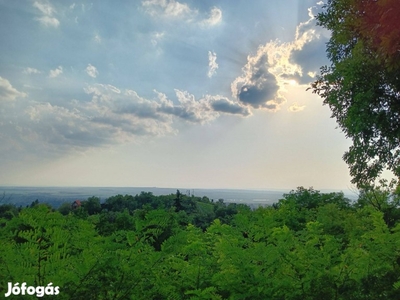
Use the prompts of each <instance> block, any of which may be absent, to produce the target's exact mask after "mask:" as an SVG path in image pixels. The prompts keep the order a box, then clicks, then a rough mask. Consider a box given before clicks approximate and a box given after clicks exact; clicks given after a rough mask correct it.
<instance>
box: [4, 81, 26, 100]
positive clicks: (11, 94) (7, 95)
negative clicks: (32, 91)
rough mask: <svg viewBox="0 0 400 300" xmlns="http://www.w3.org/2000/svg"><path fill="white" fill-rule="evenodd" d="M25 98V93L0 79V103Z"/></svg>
mask: <svg viewBox="0 0 400 300" xmlns="http://www.w3.org/2000/svg"><path fill="white" fill-rule="evenodd" d="M26 96H27V95H26V94H25V93H23V92H19V91H18V90H17V89H15V88H14V87H13V86H12V85H11V83H10V82H9V81H8V80H7V79H5V78H2V77H0V101H14V100H15V99H16V98H18V97H21V98H23V97H26Z"/></svg>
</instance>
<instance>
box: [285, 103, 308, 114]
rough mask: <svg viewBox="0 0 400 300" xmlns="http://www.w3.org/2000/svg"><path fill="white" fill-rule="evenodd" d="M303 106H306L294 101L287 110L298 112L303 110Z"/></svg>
mask: <svg viewBox="0 0 400 300" xmlns="http://www.w3.org/2000/svg"><path fill="white" fill-rule="evenodd" d="M304 108H306V106H305V105H302V106H300V105H298V104H297V103H294V104H293V105H291V106H290V107H289V108H288V111H291V112H299V111H302V110H304Z"/></svg>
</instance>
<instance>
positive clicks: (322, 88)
mask: <svg viewBox="0 0 400 300" xmlns="http://www.w3.org/2000/svg"><path fill="white" fill-rule="evenodd" d="M399 13H400V5H398V1H397V0H377V1H373V0H328V2H327V3H326V4H325V5H324V10H323V12H321V13H319V14H318V16H317V17H316V18H317V20H318V24H319V25H320V26H323V27H325V28H327V29H328V30H330V31H331V32H332V35H331V39H330V41H329V42H328V43H327V49H326V50H327V55H328V58H329V59H330V61H331V65H330V66H329V67H328V66H325V67H322V68H321V74H320V75H319V77H318V78H317V80H316V81H315V82H314V83H313V84H312V89H313V92H314V93H316V94H318V95H320V96H321V97H322V98H323V100H324V104H326V105H328V106H329V107H330V109H331V110H332V117H333V118H336V121H337V123H338V124H339V127H340V128H341V129H342V130H343V132H344V133H345V134H346V137H348V138H350V139H352V141H353V145H352V146H351V147H350V148H349V150H348V151H347V152H346V153H345V154H344V156H343V159H344V160H345V162H346V163H347V164H348V165H349V168H350V175H351V176H352V178H353V179H352V182H353V183H354V184H356V185H357V186H358V187H365V186H367V185H370V184H371V183H373V182H374V181H375V179H377V178H379V176H380V175H381V173H382V171H383V170H385V169H388V170H390V171H392V173H393V174H394V175H395V177H397V178H400V18H398V15H399Z"/></svg>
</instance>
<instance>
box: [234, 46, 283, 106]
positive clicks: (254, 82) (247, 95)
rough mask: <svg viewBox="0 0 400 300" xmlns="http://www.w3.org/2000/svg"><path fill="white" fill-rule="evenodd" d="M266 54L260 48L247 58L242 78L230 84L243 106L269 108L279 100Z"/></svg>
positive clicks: (276, 84) (276, 85)
mask: <svg viewBox="0 0 400 300" xmlns="http://www.w3.org/2000/svg"><path fill="white" fill-rule="evenodd" d="M269 67H270V65H269V63H268V53H267V51H265V48H264V47H260V48H259V49H258V51H257V54H256V55H254V56H249V57H248V58H247V64H246V65H245V66H244V68H243V74H242V76H240V77H238V78H236V79H235V81H234V82H233V83H232V85H231V88H232V93H233V95H234V96H235V97H236V98H237V99H238V100H239V101H240V102H241V103H242V104H244V105H250V106H251V107H253V108H267V109H269V108H270V107H271V104H270V103H271V102H272V101H275V100H276V99H278V98H279V96H278V94H277V92H278V90H279V86H278V82H277V80H276V77H275V76H274V75H273V74H272V73H270V72H269V70H268V68H269Z"/></svg>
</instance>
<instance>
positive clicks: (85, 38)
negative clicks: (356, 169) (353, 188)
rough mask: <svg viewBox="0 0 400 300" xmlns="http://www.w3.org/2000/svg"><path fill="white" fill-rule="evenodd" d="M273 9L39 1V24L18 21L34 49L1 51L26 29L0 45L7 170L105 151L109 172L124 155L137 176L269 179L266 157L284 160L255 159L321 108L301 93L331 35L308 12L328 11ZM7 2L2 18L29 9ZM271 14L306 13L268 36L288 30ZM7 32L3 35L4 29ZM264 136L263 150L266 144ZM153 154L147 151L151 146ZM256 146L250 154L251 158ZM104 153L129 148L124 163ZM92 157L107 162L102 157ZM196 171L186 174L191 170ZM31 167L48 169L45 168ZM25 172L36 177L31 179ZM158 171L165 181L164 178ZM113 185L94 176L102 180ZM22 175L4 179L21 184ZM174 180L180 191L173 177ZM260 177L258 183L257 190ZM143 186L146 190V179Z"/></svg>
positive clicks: (171, 0)
mask: <svg viewBox="0 0 400 300" xmlns="http://www.w3.org/2000/svg"><path fill="white" fill-rule="evenodd" d="M307 1H308V0H307ZM275 2H276V3H275ZM275 2H274V3H266V2H263V1H257V3H256V4H254V7H253V6H251V7H250V6H248V5H245V4H240V5H239V4H238V6H232V5H231V3H230V2H227V1H224V0H220V1H217V2H215V3H213V4H212V5H208V4H206V3H203V2H193V1H192V2H189V1H183V0H181V1H175V0H145V1H141V2H139V4H138V5H136V6H135V5H131V4H129V5H128V4H121V7H115V6H112V5H109V4H107V3H102V4H100V3H93V4H90V3H87V2H85V1H84V2H83V3H72V4H71V3H69V4H68V5H67V4H65V3H63V2H62V1H55V0H54V1H34V2H33V3H32V5H31V11H30V12H31V14H32V17H31V18H30V19H29V20H28V19H26V20H25V21H24V22H25V23H24V24H21V26H25V27H24V28H27V30H32V32H31V35H32V36H35V37H36V38H35V39H33V38H32V39H27V40H26V41H25V40H24V43H27V44H29V45H30V47H31V49H36V50H35V51H32V53H31V52H29V51H25V52H16V51H14V53H12V52H11V51H10V50H9V49H8V48H7V44H8V45H10V46H9V47H10V49H21V44H22V42H21V41H22V40H23V38H22V37H21V36H19V35H18V31H16V33H15V35H16V36H15V38H14V39H12V40H11V39H10V40H6V41H5V43H3V45H0V50H3V51H2V53H5V56H4V57H5V58H7V59H5V60H2V61H0V63H1V65H0V66H2V67H3V68H2V69H3V70H4V71H1V72H0V76H1V80H0V104H1V106H0V115H1V118H2V121H1V122H0V128H1V132H2V133H1V134H0V137H1V138H2V139H3V141H6V142H5V143H3V146H0V153H1V154H3V156H2V157H3V160H2V162H1V160H0V163H2V164H4V165H7V166H11V167H8V170H9V171H10V172H11V173H13V171H12V166H15V165H16V164H17V161H25V160H24V158H26V157H30V158H34V159H33V160H37V161H41V162H43V165H44V164H45V163H44V162H46V165H48V166H55V165H57V168H58V170H59V171H60V172H62V168H63V167H64V168H67V167H66V164H69V165H74V166H76V168H78V169H79V170H80V171H81V172H83V173H85V172H84V171H83V169H81V167H78V164H77V163H76V162H75V159H76V161H80V158H79V157H81V158H82V157H86V158H87V155H88V153H96V152H99V153H102V155H103V157H108V158H109V159H110V161H106V160H105V161H104V162H103V163H104V165H102V166H101V168H102V169H104V170H105V172H106V170H110V172H111V170H113V172H114V171H115V172H116V169H115V168H114V167H112V165H113V163H112V162H111V161H113V160H114V161H115V162H117V161H118V163H116V164H117V165H119V166H122V165H123V163H122V162H121V160H123V159H125V160H133V161H134V163H133V165H131V166H132V168H135V169H136V170H137V172H139V173H141V174H149V173H148V172H150V171H148V170H146V166H145V164H146V163H148V164H150V165H152V166H153V161H157V162H158V163H160V164H164V165H163V166H160V167H159V168H162V169H163V170H164V169H165V170H167V169H168V167H171V166H174V164H177V165H180V161H184V162H186V163H187V164H188V165H190V168H191V169H192V170H193V172H194V174H197V176H198V177H199V178H202V180H201V182H206V178H207V174H209V173H210V172H207V171H206V170H205V169H204V168H205V167H204V166H208V167H210V168H211V167H212V166H215V169H216V170H220V171H221V172H223V173H224V174H225V176H227V178H228V177H229V179H226V180H225V181H224V180H222V179H218V180H217V179H215V180H216V183H215V184H217V182H218V184H219V185H220V186H225V187H228V186H230V187H241V183H243V186H244V185H245V186H247V187H249V186H252V184H251V180H250V179H249V180H246V181H243V180H242V181H240V180H239V179H237V181H235V180H234V177H235V175H234V171H233V170H234V169H235V167H236V168H239V167H240V168H243V170H247V171H246V172H247V173H246V174H248V176H250V178H252V176H253V175H251V174H252V172H253V173H254V174H258V175H257V176H265V178H267V177H268V176H267V175H266V174H265V173H264V171H262V170H260V169H258V168H260V167H261V166H263V168H264V167H265V168H268V167H267V165H268V162H270V163H271V164H274V163H273V162H271V160H274V159H275V160H277V155H278V154H276V153H274V155H275V156H274V157H272V156H271V157H269V155H268V154H266V155H265V157H263V156H262V155H261V153H263V152H264V153H269V152H270V151H272V150H271V149H270V148H273V147H275V146H274V145H277V146H276V147H278V148H279V149H281V148H282V149H284V148H285V146H284V143H283V142H282V141H283V140H285V139H287V138H291V137H289V134H286V135H283V134H282V135H279V134H278V133H277V132H279V129H280V128H289V127H290V126H300V127H302V126H305V125H287V124H286V123H285V122H289V120H291V118H293V120H297V121H296V122H304V120H303V119H302V118H303V116H305V115H307V117H308V118H311V116H312V115H311V113H312V112H313V110H314V109H315V106H314V105H312V104H310V101H308V100H307V97H306V96H304V95H306V94H304V95H303V94H302V93H300V92H299V91H300V90H302V91H303V92H304V90H305V88H306V87H307V85H308V84H309V83H310V82H311V81H312V80H313V78H314V77H315V75H316V74H317V72H318V69H319V67H320V66H321V65H322V64H324V62H325V61H326V57H325V53H324V52H323V51H322V50H323V47H324V43H325V42H326V41H327V38H328V34H327V33H326V32H323V31H322V30H321V29H320V28H318V27H316V25H315V19H314V17H313V14H315V12H316V10H318V9H320V5H315V3H313V2H312V1H308V2H307V3H310V6H313V7H312V8H311V9H310V10H309V11H308V12H307V11H306V10H305V11H300V12H297V11H294V12H292V11H291V9H292V7H291V4H289V3H282V2H278V1H275ZM1 5H3V6H4V7H3V8H4V14H6V13H8V14H9V15H11V16H14V15H13V14H16V13H18V12H19V11H21V9H22V8H21V6H20V5H19V4H18V3H14V4H9V5H12V7H13V8H14V9H9V10H7V8H8V6H7V5H5V4H1ZM10 7H11V6H10ZM276 7H280V9H282V11H280V12H281V13H282V12H283V11H285V12H288V13H289V14H290V16H291V17H292V18H291V19H293V18H294V17H295V16H296V13H298V14H299V15H300V16H301V20H299V22H298V24H296V25H297V26H293V27H292V28H291V29H290V30H291V32H292V34H291V35H290V40H289V38H287V39H286V40H285V41H282V40H280V39H277V38H276V37H273V35H272V34H271V33H270V32H279V30H281V29H280V28H282V27H283V25H285V27H287V26H286V24H283V23H282V24H281V23H279V22H282V20H281V19H283V18H284V17H286V15H282V16H281V17H278V14H277V13H275V14H272V15H277V16H276V17H275V18H258V17H255V16H257V14H256V13H259V11H261V10H265V11H272V10H274V9H276ZM0 14H1V12H0ZM128 15H129V16H130V17H129V18H128V17H127V16H128ZM0 17H1V16H0ZM14 17H17V16H16V15H15V16H14ZM287 17H288V18H289V16H287ZM40 18H42V19H40ZM43 18H47V19H43ZM3 19H4V18H3ZM46 20H47V21H46ZM105 20H112V21H110V22H105ZM263 27H264V28H265V32H264V34H263V36H262V37H259V38H257V39H254V40H251V41H249V38H248V36H250V35H252V34H254V35H255V31H254V30H255V28H256V29H257V30H259V29H260V28H263ZM286 31H289V29H287V30H286ZM1 34H2V37H4V38H6V37H7V34H6V33H5V32H4V31H3V33H1ZM286 36H287V37H289V34H287V35H286ZM238 45H240V47H239V46H238ZM49 53H51V54H52V55H49ZM15 66H17V67H15ZM293 91H296V92H293ZM300 94H301V95H302V96H301V97H300ZM310 97H311V96H310ZM300 98H301V99H300ZM313 99H314V98H313ZM290 122H291V121H290ZM283 123H285V124H286V125H283ZM250 124H252V125H251V126H253V128H252V127H251V126H250ZM298 124H299V123H298ZM285 126H286V127H285ZM265 127H267V128H268V130H266V131H265V132H264V128H265ZM243 128H245V129H246V130H244V129H243ZM273 128H274V129H273ZM256 132H257V133H256ZM260 132H261V133H260ZM288 132H290V131H289V130H288ZM217 133H218V134H217ZM262 133H263V134H264V136H265V140H266V141H268V142H265V143H264V142H263V143H261V142H259V141H258V139H263V134H262ZM190 139H193V140H191V142H190V143H191V144H190V145H187V144H186V143H188V142H186V141H187V140H190ZM256 139H257V140H256ZM296 140H297V139H296ZM157 145H158V146H157ZM254 145H257V146H254ZM147 148H148V149H151V151H150V150H149V152H146V149H147ZM254 148H256V149H257V150H254V152H253V154H248V153H247V152H249V153H250V152H252V151H253V150H252V149H254ZM117 149H118V150H117ZM121 149H124V150H121ZM127 149H131V150H130V151H129V150H127ZM197 149H201V150H199V151H202V152H201V153H197ZM109 151H111V152H112V153H114V152H113V151H116V152H118V151H121V152H120V153H121V155H120V158H118V159H117V158H116V156H118V154H116V156H113V155H112V154H110V153H111V152H109ZM276 151H277V152H279V151H278V150H276ZM282 151H283V150H282ZM150 152H151V154H150ZM122 153H123V154H122ZM130 153H132V154H130ZM202 153H203V154H204V155H205V156H204V157H203V154H202ZM146 154H148V155H147V156H146ZM178 154H179V155H178ZM135 155H138V157H140V158H141V159H142V160H143V162H139V161H138V160H137V159H136V158H135V157H134V156H135ZM286 155H290V154H286ZM191 157H193V158H196V159H197V161H198V163H197V162H192V160H191ZM217 158H218V159H217ZM256 158H257V159H256ZM6 159H7V161H6ZM82 159H83V158H82ZM96 159H97V160H96V163H98V164H103V163H102V162H101V159H100V157H98V158H96ZM262 159H265V162H261V160H262ZM31 160H32V159H31ZM64 160H65V161H68V163H67V162H65V163H63V161H64ZM339 160H340V157H339ZM87 161H88V162H87V163H83V162H80V163H81V164H82V168H83V167H84V166H86V167H87V168H93V166H94V165H93V164H94V161H95V160H92V162H89V161H91V160H90V159H88V160H87ZM13 162H14V163H13ZM162 162H163V163H162ZM188 162H190V163H188ZM211 162H213V163H211ZM297 163H299V162H297ZM231 165H232V166H231ZM257 166H259V167H257ZM43 168H44V167H43ZM121 168H123V167H121ZM154 168H157V166H156V165H154ZM190 168H189V167H188V168H186V169H185V168H184V169H185V170H186V171H185V172H190V170H189V169H190ZM28 169H30V170H32V172H34V171H35V170H36V171H37V170H41V171H43V169H41V167H40V166H37V165H36V166H33V165H32V167H29V168H28ZM123 169H124V170H125V168H123ZM46 172H47V173H46V174H48V175H46V176H44V177H43V179H42V180H43V181H42V182H41V183H42V184H43V183H45V180H50V178H51V177H52V176H51V173H52V171H51V168H50V167H49V168H48V169H46ZM71 172H72V171H71ZM127 172H128V171H127V170H126V171H125V173H124V176H128V175H127V174H128V173H129V172H128V173H127ZM177 172H178V171H177ZM67 173H68V172H67ZM228 173H229V174H230V175H229V176H228V175H226V174H228ZM15 174H17V173H15ZM25 174H26V177H25V179H24V180H25V181H24V182H25V183H28V182H29V179H28V178H29V176H30V175H29V176H28V174H32V173H30V171H28V170H27V171H26V172H25ZM69 174H70V173H69ZM90 174H91V176H94V177H96V178H99V177H98V176H100V175H96V176H95V175H94V173H90ZM160 174H164V175H165V176H167V175H166V173H165V172H164V171H160ZM10 176H11V175H10ZM132 176H133V175H132ZM176 176H177V175H176ZM254 176H256V175H254ZM100 177H101V176H100ZM106 177H107V176H106V175H104V177H101V178H102V179H101V180H100V179H98V180H100V181H101V182H102V183H104V184H106V183H105V182H107V180H109V179H106ZM128 177H129V176H128ZM172 177H174V176H172ZM182 177H183V178H184V177H185V176H180V177H179V178H181V179H180V180H183V181H182V182H184V179H182ZM217 177H218V176H217ZM222 177H223V176H222ZM239 177H240V176H238V178H239ZM10 178H11V179H10ZM15 178H18V177H12V176H11V177H5V175H3V177H0V179H2V180H3V181H4V182H9V183H13V182H14V183H18V182H17V181H18V180H17V179H15ZM135 178H136V177H135ZM149 178H150V177H149ZM176 178H177V177H176ZM268 178H269V177H268ZM59 180H61V179H59ZM71 180H72V179H71ZM116 180H117V179H116ZM119 180H122V179H121V178H120V179H119ZM136 180H140V178H136ZM160 180H161V175H160V177H159V179H158V181H157V182H158V183H153V184H152V185H157V184H158V185H161V183H160ZM191 180H192V182H194V180H195V175H193V177H191ZM100 181H99V182H100ZM229 181H231V182H232V183H229ZM21 182H22V181H21ZM60 182H61V181H60ZM65 182H67V181H65ZM91 182H92V184H94V183H96V181H95V180H93V181H91ZM113 182H114V183H113V184H114V185H115V184H116V182H115V181H113ZM124 182H125V184H128V183H127V181H124ZM173 182H175V184H178V183H179V182H178V180H177V179H176V181H174V180H173V178H171V181H170V183H171V184H172V183H173ZM256 182H257V183H256ZM261 182H262V179H260V180H256V179H254V185H253V187H254V186H255V185H258V186H260V185H262V184H261ZM145 183H147V184H151V182H150V181H148V182H146V181H141V184H145ZM32 184H34V183H33V182H32ZM54 184H55V183H54ZM68 184H72V181H68ZM86 184H90V181H88V182H87V183H86ZM138 184H139V183H138ZM185 184H189V181H186V183H185ZM282 184H283V183H282ZM265 185H268V186H271V185H273V183H271V184H268V183H266V184H265Z"/></svg>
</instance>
